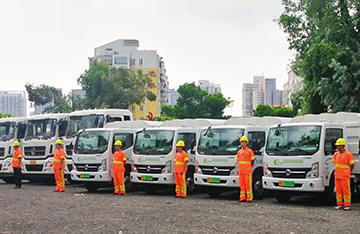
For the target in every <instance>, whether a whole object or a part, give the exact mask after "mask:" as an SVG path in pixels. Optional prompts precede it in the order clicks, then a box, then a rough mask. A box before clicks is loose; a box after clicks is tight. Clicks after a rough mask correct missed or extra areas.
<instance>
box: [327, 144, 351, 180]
mask: <svg viewBox="0 0 360 234" xmlns="http://www.w3.org/2000/svg"><path fill="white" fill-rule="evenodd" d="M331 162H333V163H335V179H350V172H351V169H350V166H351V165H353V164H354V156H353V155H352V153H350V152H349V151H347V150H345V152H344V153H343V154H342V156H341V157H340V152H339V151H337V152H335V154H334V157H333V159H332V160H331Z"/></svg>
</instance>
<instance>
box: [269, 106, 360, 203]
mask: <svg viewBox="0 0 360 234" xmlns="http://www.w3.org/2000/svg"><path fill="white" fill-rule="evenodd" d="M359 126H360V114H357V113H341V112H340V113H336V114H331V113H324V114H320V115H305V116H299V117H295V118H294V119H292V120H291V123H286V124H281V125H275V126H272V127H270V129H269V133H268V137H267V142H266V144H265V152H264V176H263V186H264V188H265V189H268V190H273V191H274V192H275V197H276V198H277V200H278V201H280V202H287V201H289V200H290V199H291V197H292V196H293V195H295V194H296V193H304V192H307V193H311V192H313V193H320V192H325V195H326V199H328V201H329V202H333V201H334V199H335V193H334V169H335V165H334V164H333V163H332V162H331V159H332V158H333V155H334V153H335V152H336V146H335V142H336V140H337V139H338V138H344V139H345V140H346V141H347V145H346V149H347V150H348V151H350V152H351V153H352V154H353V155H354V162H355V167H354V170H353V171H352V177H351V181H352V185H353V186H352V187H353V188H356V189H355V190H354V191H358V187H359V184H358V182H357V181H359V173H360V164H359Z"/></svg>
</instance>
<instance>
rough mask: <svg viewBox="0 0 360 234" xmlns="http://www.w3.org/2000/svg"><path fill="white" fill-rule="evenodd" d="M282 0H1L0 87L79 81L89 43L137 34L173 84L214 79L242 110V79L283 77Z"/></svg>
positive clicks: (235, 110) (287, 54)
mask: <svg viewBox="0 0 360 234" xmlns="http://www.w3.org/2000/svg"><path fill="white" fill-rule="evenodd" d="M282 11H283V7H282V6H281V1H280V0H223V1H219V0H126V1H125V0H123V1H120V0H75V1H74V0H71V1H70V0H51V1H49V0H31V1H29V0H8V1H5V0H0V33H1V34H0V48H1V56H0V71H1V72H0V74H1V85H0V90H25V88H24V85H25V84H26V83H27V82H30V83H32V84H35V85H39V84H43V83H46V84H49V85H52V86H56V87H59V88H62V89H63V90H64V91H65V92H66V93H68V92H70V90H71V89H73V88H79V86H78V85H77V82H76V80H77V78H78V77H79V75H80V74H82V73H83V72H84V71H85V69H87V68H88V64H89V62H88V57H91V56H93V54H94V48H95V47H98V46H101V45H103V44H106V43H108V42H111V41H114V40H117V39H138V40H139V41H140V48H141V49H152V50H157V52H158V54H159V55H160V56H162V57H163V58H164V61H165V66H166V69H167V75H168V78H169V83H170V88H176V89H177V88H178V86H179V85H182V84H184V83H185V82H194V81H196V83H197V81H198V80H200V79H206V80H210V82H212V83H219V84H221V86H222V92H223V94H224V96H225V97H230V98H231V99H232V100H234V104H233V106H232V107H231V108H228V109H226V114H231V115H235V116H241V115H242V98H241V95H242V93H241V90H242V83H249V82H252V77H253V75H261V74H264V75H265V77H271V78H274V77H275V78H277V88H279V89H282V86H283V84H284V83H285V82H286V81H287V67H288V64H289V61H290V59H291V58H292V55H293V52H292V51H289V50H288V49H287V48H288V44H287V42H286V35H285V34H284V33H283V32H282V30H281V29H280V28H279V26H278V25H277V23H274V22H273V20H274V19H275V18H278V17H279V16H280V14H281V13H282Z"/></svg>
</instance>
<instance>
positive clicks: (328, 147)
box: [325, 128, 343, 155]
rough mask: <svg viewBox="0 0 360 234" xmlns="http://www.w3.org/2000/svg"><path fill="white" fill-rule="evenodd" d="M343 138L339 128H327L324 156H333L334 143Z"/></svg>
mask: <svg viewBox="0 0 360 234" xmlns="http://www.w3.org/2000/svg"><path fill="white" fill-rule="evenodd" d="M342 137H343V130H342V129H341V128H327V129H326V130H325V155H330V154H334V153H335V151H336V146H335V142H336V140H337V139H338V138H342Z"/></svg>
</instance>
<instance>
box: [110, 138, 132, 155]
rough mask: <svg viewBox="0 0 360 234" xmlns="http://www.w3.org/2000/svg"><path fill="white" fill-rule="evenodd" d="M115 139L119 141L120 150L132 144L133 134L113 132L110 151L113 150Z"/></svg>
mask: <svg viewBox="0 0 360 234" xmlns="http://www.w3.org/2000/svg"><path fill="white" fill-rule="evenodd" d="M115 141H121V143H122V146H121V150H126V149H128V148H129V147H131V146H132V145H133V144H134V135H133V134H132V133H116V134H114V138H113V143H112V152H113V153H114V152H115V146H114V143H115Z"/></svg>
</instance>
